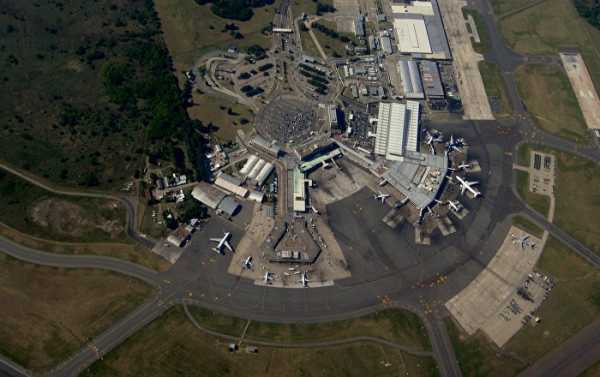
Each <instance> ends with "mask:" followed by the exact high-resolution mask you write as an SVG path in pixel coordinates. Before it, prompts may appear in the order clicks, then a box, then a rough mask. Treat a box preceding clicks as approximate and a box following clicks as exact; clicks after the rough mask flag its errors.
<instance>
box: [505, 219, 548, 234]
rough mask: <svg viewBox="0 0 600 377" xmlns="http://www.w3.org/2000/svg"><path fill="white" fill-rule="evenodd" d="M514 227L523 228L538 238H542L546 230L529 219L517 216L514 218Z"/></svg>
mask: <svg viewBox="0 0 600 377" xmlns="http://www.w3.org/2000/svg"><path fill="white" fill-rule="evenodd" d="M512 223H513V225H514V226H517V227H519V228H521V229H522V230H524V231H526V232H527V233H531V234H533V235H534V236H536V237H538V238H542V235H543V234H544V230H543V229H542V228H540V227H539V226H537V225H536V224H535V223H533V222H531V221H529V220H528V219H527V218H525V217H522V216H516V217H514V218H513V222H512Z"/></svg>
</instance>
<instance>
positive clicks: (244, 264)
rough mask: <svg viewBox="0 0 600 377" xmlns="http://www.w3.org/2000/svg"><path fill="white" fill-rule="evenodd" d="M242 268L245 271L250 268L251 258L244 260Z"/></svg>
mask: <svg viewBox="0 0 600 377" xmlns="http://www.w3.org/2000/svg"><path fill="white" fill-rule="evenodd" d="M242 267H244V268H245V269H247V270H249V269H251V268H252V256H248V258H246V259H245V260H244V262H243V263H242Z"/></svg>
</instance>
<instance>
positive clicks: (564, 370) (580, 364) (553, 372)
mask: <svg viewBox="0 0 600 377" xmlns="http://www.w3.org/2000/svg"><path fill="white" fill-rule="evenodd" d="M598 360H600V319H597V320H596V321H594V322H592V323H591V324H590V325H588V326H587V327H585V328H583V329H582V330H581V331H580V332H579V333H577V335H575V336H574V337H572V338H571V339H569V340H567V341H566V342H565V343H564V344H563V345H562V346H561V347H559V348H557V349H555V350H554V351H552V352H550V353H548V354H547V355H546V356H544V357H543V358H542V359H540V360H539V361H538V362H537V363H535V364H533V365H532V366H530V367H529V368H527V369H526V370H525V371H524V372H522V373H521V374H519V376H518V377H546V376H556V377H576V376H579V375H580V374H581V373H583V372H584V371H585V370H586V369H588V368H590V367H591V366H593V365H594V364H596V363H597V362H598Z"/></svg>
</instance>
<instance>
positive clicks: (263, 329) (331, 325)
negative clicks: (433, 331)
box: [246, 309, 431, 350]
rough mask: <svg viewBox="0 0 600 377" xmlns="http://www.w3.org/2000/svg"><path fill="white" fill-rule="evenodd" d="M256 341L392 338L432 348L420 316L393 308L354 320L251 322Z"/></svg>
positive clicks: (250, 331) (421, 347)
mask: <svg viewBox="0 0 600 377" xmlns="http://www.w3.org/2000/svg"><path fill="white" fill-rule="evenodd" d="M246 335H247V336H248V337H249V338H252V339H263V340H265V339H275V340H279V341H284V342H290V341H320V340H329V339H340V338H349V337H353V336H360V335H369V336H375V337H380V338H384V339H388V340H391V341H394V342H398V343H401V344H404V345H406V346H409V347H414V348H415V349H423V350H428V349H430V348H431V346H430V344H429V339H428V337H427V333H426V330H425V327H424V326H423V323H422V322H421V320H420V319H419V317H417V315H415V314H413V313H410V312H408V311H405V310H399V309H390V310H385V311H382V312H379V313H376V314H372V315H368V316H365V317H361V318H357V319H354V320H346V321H336V322H328V323H319V324H292V325H281V324H275V323H264V322H263V323H251V324H250V327H249V328H248V332H247V334H246Z"/></svg>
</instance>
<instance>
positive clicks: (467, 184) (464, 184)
mask: <svg viewBox="0 0 600 377" xmlns="http://www.w3.org/2000/svg"><path fill="white" fill-rule="evenodd" d="M456 180H457V181H458V183H459V184H460V193H461V195H464V193H465V191H469V192H470V193H471V194H473V197H474V198H477V197H479V196H481V192H480V191H479V190H477V189H476V188H474V187H473V186H475V185H478V184H479V182H477V181H467V180H465V179H464V178H462V177H460V176H458V175H457V176H456Z"/></svg>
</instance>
